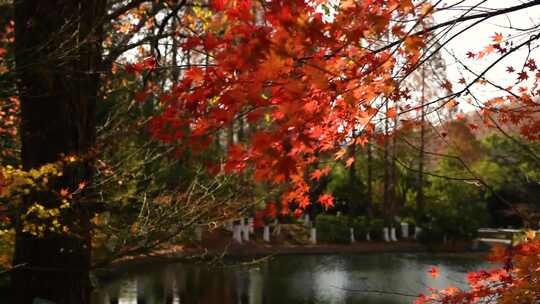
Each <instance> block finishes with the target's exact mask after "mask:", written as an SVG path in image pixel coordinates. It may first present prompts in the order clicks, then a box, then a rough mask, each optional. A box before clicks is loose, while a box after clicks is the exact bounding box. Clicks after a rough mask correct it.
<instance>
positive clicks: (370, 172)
mask: <svg viewBox="0 0 540 304" xmlns="http://www.w3.org/2000/svg"><path fill="white" fill-rule="evenodd" d="M371 140H372V139H371V138H370V139H369V141H368V143H367V200H366V209H367V214H368V217H369V218H371V217H373V150H372V149H373V145H372V143H371Z"/></svg>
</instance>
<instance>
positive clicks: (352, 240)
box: [349, 228, 356, 244]
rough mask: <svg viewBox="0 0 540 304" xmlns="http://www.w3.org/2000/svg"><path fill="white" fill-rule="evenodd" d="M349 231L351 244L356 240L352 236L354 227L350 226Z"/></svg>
mask: <svg viewBox="0 0 540 304" xmlns="http://www.w3.org/2000/svg"><path fill="white" fill-rule="evenodd" d="M349 231H350V234H351V244H352V243H354V242H356V239H355V238H354V228H350V229H349Z"/></svg>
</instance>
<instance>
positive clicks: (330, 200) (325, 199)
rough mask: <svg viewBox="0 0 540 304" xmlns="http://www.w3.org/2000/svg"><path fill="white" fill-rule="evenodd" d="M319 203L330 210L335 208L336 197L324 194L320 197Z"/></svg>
mask: <svg viewBox="0 0 540 304" xmlns="http://www.w3.org/2000/svg"><path fill="white" fill-rule="evenodd" d="M319 203H321V205H323V206H324V207H325V208H330V207H332V206H334V197H333V196H332V195H331V194H328V193H326V194H323V195H321V196H319Z"/></svg>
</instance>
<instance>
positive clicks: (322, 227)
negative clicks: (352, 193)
mask: <svg viewBox="0 0 540 304" xmlns="http://www.w3.org/2000/svg"><path fill="white" fill-rule="evenodd" d="M315 228H317V239H318V240H319V241H321V242H328V243H340V244H347V243H349V242H350V232H349V218H348V217H346V216H335V215H327V214H321V215H318V216H317V218H316V222H315Z"/></svg>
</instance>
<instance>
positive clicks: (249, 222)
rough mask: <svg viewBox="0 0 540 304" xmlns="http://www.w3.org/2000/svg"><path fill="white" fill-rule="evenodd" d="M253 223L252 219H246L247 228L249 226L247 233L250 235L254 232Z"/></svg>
mask: <svg viewBox="0 0 540 304" xmlns="http://www.w3.org/2000/svg"><path fill="white" fill-rule="evenodd" d="M254 223H255V220H254V219H253V218H252V217H250V218H249V219H248V226H249V233H251V234H253V233H254V232H255V224H254Z"/></svg>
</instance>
